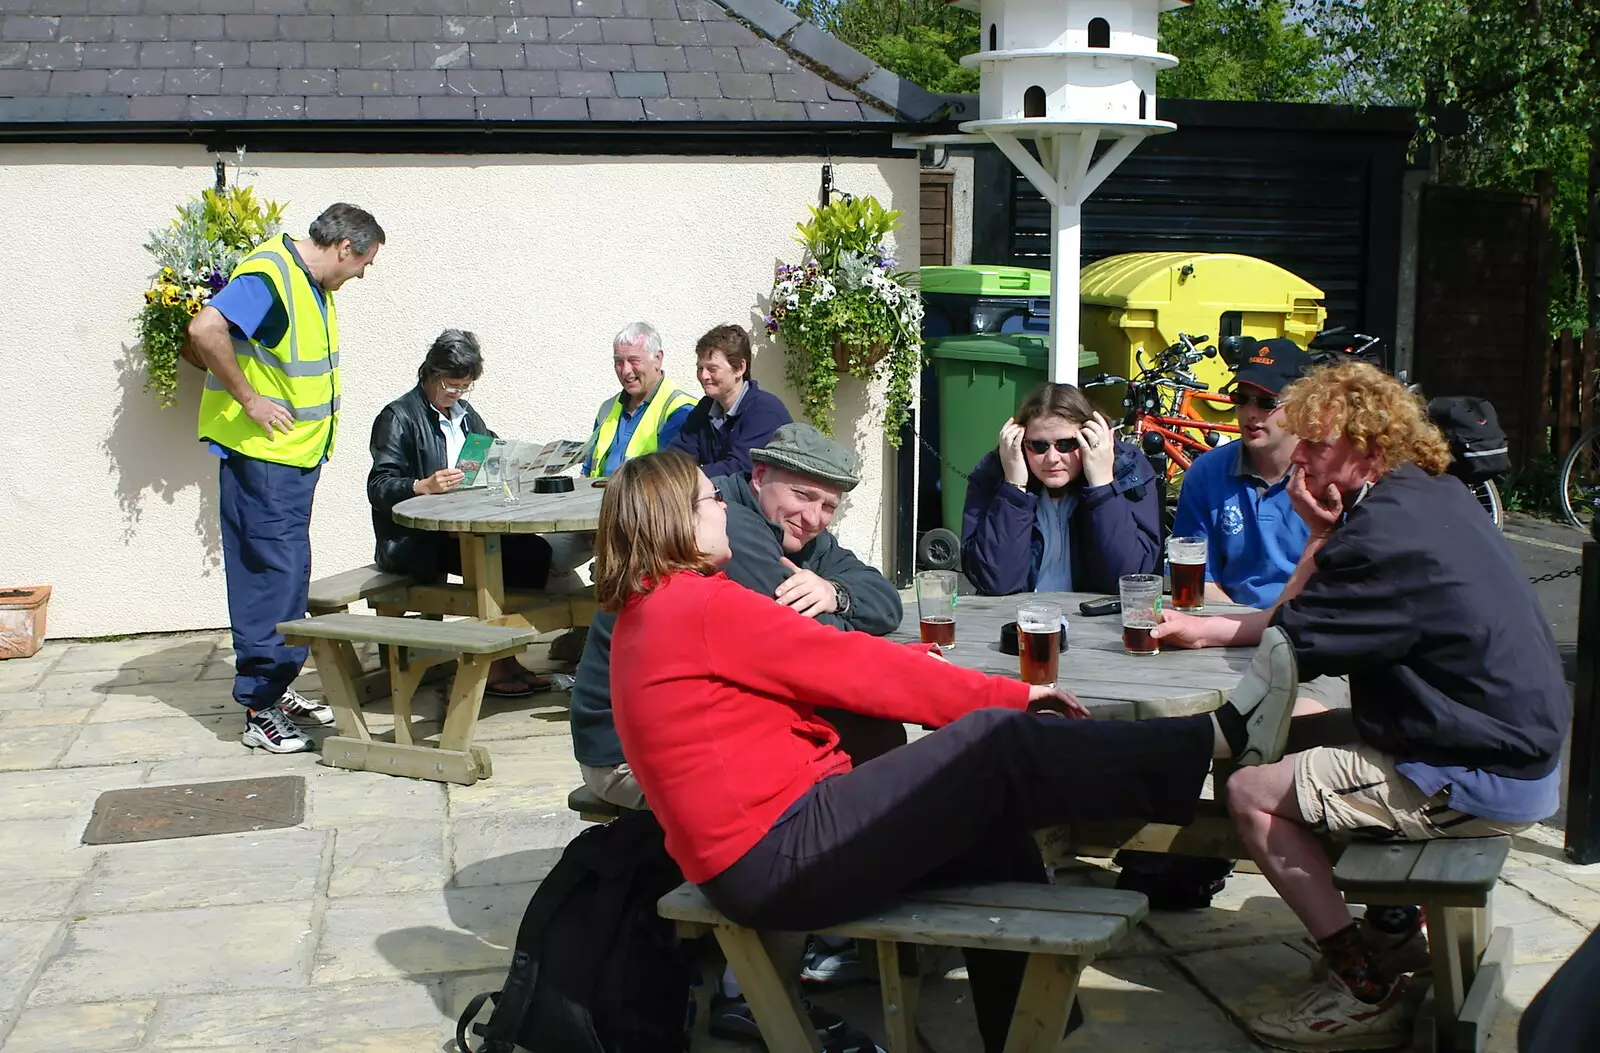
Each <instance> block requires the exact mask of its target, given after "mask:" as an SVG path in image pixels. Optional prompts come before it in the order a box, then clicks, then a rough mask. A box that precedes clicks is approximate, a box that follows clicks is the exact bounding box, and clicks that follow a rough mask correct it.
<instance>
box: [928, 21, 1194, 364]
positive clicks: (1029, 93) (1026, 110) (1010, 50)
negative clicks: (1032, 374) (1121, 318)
mask: <svg viewBox="0 0 1600 1053" xmlns="http://www.w3.org/2000/svg"><path fill="white" fill-rule="evenodd" d="M954 2H955V6H957V7H961V8H965V9H967V10H970V11H977V12H978V13H979V15H980V16H981V17H982V19H983V22H982V25H981V26H980V27H979V32H980V33H981V34H982V38H981V39H982V45H981V46H982V48H983V50H981V51H978V52H977V53H976V54H972V55H967V56H966V57H965V58H963V59H962V60H961V63H962V65H964V66H970V67H975V68H976V69H977V70H978V73H979V78H980V80H979V91H978V120H976V121H967V122H965V123H963V124H962V125H961V130H962V131H964V132H969V133H975V134H979V135H983V136H984V137H986V138H988V139H989V140H991V141H993V143H994V144H995V145H996V146H998V147H999V148H1000V150H1001V152H1002V153H1004V154H1005V155H1006V157H1007V158H1009V159H1010V161H1011V163H1012V164H1014V165H1016V167H1017V169H1018V171H1020V172H1021V173H1022V174H1023V175H1024V176H1026V177H1027V179H1028V182H1030V183H1032V184H1033V185H1034V187H1035V188H1037V189H1038V191H1039V193H1040V194H1042V195H1044V199H1045V200H1046V201H1048V202H1050V226H1051V238H1050V379H1051V380H1053V381H1055V382H1056V383H1062V384H1075V383H1077V379H1078V310H1079V307H1078V257H1079V248H1080V244H1081V232H1082V216H1083V202H1084V200H1085V199H1087V198H1088V196H1089V195H1090V194H1092V193H1094V191H1095V188H1096V187H1098V186H1099V185H1100V183H1101V182H1102V181H1103V180H1104V179H1105V177H1106V176H1107V175H1109V174H1110V172H1111V170H1112V169H1114V168H1116V167H1117V165H1119V164H1121V163H1122V161H1123V159H1124V158H1126V157H1127V156H1128V154H1130V153H1132V152H1133V148H1134V147H1135V146H1138V145H1139V141H1140V140H1141V139H1143V138H1144V137H1145V136H1147V135H1159V134H1160V133H1162V132H1170V131H1173V130H1174V129H1176V128H1177V125H1175V124H1173V123H1171V122H1170V121H1158V120H1156V71H1157V70H1160V69H1165V68H1167V67H1170V66H1176V65H1177V64H1178V60H1177V59H1176V58H1174V57H1173V56H1171V55H1167V54H1164V53H1162V52H1161V51H1160V50H1159V49H1158V48H1157V47H1156V21H1157V17H1158V16H1159V15H1160V13H1161V12H1162V11H1167V10H1174V9H1177V8H1180V7H1184V6H1185V5H1186V4H1187V2H1188V0H954ZM1024 139H1031V140H1033V142H1034V145H1035V147H1036V148H1037V150H1038V158H1037V159H1035V157H1034V155H1033V154H1031V153H1029V152H1028V149H1027V147H1025V146H1023V144H1022V140H1024ZM1102 143H1104V144H1105V145H1104V146H1102V145H1101V144H1102Z"/></svg>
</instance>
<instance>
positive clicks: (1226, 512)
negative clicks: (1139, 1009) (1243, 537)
mask: <svg viewBox="0 0 1600 1053" xmlns="http://www.w3.org/2000/svg"><path fill="white" fill-rule="evenodd" d="M1242 530H1244V513H1243V512H1241V511H1239V506H1238V505H1223V506H1222V532H1223V533H1224V534H1237V533H1239V532H1240V531H1242Z"/></svg>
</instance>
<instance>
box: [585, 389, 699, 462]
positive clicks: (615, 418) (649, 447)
mask: <svg viewBox="0 0 1600 1053" xmlns="http://www.w3.org/2000/svg"><path fill="white" fill-rule="evenodd" d="M698 401H699V400H698V399H696V398H695V397H694V396H693V395H690V394H689V393H688V392H686V391H684V390H683V389H682V388H680V387H679V386H678V385H676V384H674V383H673V382H672V381H670V380H668V379H667V378H666V377H662V378H661V383H659V384H657V385H656V390H655V391H654V392H653V393H652V394H651V396H650V401H649V402H647V403H646V404H645V407H644V413H643V415H642V416H641V417H640V418H639V423H638V424H637V425H636V426H635V427H634V429H633V436H632V438H630V439H629V440H628V448H627V449H626V450H624V451H623V453H622V456H623V459H624V460H631V459H632V458H634V457H638V456H640V455H642V454H646V453H654V452H655V451H656V448H657V447H658V446H659V445H660V442H661V422H662V421H664V420H666V419H667V418H668V417H670V416H672V415H673V414H674V413H676V412H677V411H678V409H679V408H680V407H682V406H693V405H694V404H695V403H696V402H698ZM621 421H622V395H621V394H616V395H612V396H611V398H609V399H607V400H606V401H605V402H603V403H601V404H600V412H599V413H598V414H597V415H596V416H595V440H594V454H593V458H594V459H593V461H592V462H591V464H590V468H589V474H590V475H592V476H595V477H596V478H598V477H599V476H602V475H604V474H605V471H606V458H607V456H609V455H610V453H611V444H612V442H614V441H615V440H616V437H617V425H618V424H619V423H620V422H621Z"/></svg>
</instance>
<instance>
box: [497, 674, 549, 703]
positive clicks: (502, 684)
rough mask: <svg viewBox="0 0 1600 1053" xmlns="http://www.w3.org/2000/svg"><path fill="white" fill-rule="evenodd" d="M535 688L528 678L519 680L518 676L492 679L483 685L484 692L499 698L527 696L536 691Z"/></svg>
mask: <svg viewBox="0 0 1600 1053" xmlns="http://www.w3.org/2000/svg"><path fill="white" fill-rule="evenodd" d="M534 690H535V688H534V686H533V685H532V684H530V683H528V682H527V681H526V680H518V679H517V678H516V677H510V676H508V677H504V678H502V679H499V680H491V681H489V682H488V683H487V684H485V685H484V686H483V693H484V694H486V695H495V696H497V697H499V698H527V697H528V696H529V695H531V694H533V693H534ZM546 690H548V688H546Z"/></svg>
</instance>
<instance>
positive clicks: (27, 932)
mask: <svg viewBox="0 0 1600 1053" xmlns="http://www.w3.org/2000/svg"><path fill="white" fill-rule="evenodd" d="M60 933H61V922H59V921H11V922H3V923H0V1013H3V1012H8V1011H10V1010H12V1009H16V1008H18V1007H20V1006H21V1005H22V999H23V996H24V995H25V994H26V993H27V989H28V981H29V980H31V979H32V978H33V974H34V973H35V972H37V971H38V969H39V962H40V961H41V960H43V958H44V955H45V953H46V952H47V951H48V950H49V949H50V947H51V945H52V944H54V943H55V942H56V940H57V939H58V938H59V937H60Z"/></svg>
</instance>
